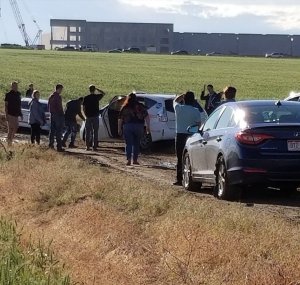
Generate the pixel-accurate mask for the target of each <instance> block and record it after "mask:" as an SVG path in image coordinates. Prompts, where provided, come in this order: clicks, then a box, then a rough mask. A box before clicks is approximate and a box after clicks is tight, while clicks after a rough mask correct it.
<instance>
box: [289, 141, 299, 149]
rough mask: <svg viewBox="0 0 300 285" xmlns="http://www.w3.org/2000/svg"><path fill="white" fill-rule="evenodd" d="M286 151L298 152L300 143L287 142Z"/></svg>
mask: <svg viewBox="0 0 300 285" xmlns="http://www.w3.org/2000/svg"><path fill="white" fill-rule="evenodd" d="M287 144H288V151H300V141H288V142H287Z"/></svg>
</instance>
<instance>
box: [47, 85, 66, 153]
mask: <svg viewBox="0 0 300 285" xmlns="http://www.w3.org/2000/svg"><path fill="white" fill-rule="evenodd" d="M63 88H64V87H63V86H62V85H61V84H57V85H56V88H55V91H54V92H53V93H52V94H51V95H50V97H49V101H48V109H49V112H50V114H51V127H50V133H49V147H50V148H54V137H55V138H56V143H57V151H64V149H63V148H62V141H61V137H62V131H63V128H64V123H65V119H64V110H63V105H62V98H61V95H60V94H61V93H62V90H63Z"/></svg>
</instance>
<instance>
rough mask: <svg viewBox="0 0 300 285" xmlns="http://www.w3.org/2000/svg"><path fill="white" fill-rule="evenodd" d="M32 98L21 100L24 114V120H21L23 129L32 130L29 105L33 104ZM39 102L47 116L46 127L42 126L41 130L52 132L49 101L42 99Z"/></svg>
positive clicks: (20, 123)
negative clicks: (29, 120) (29, 121)
mask: <svg viewBox="0 0 300 285" xmlns="http://www.w3.org/2000/svg"><path fill="white" fill-rule="evenodd" d="M31 100H32V99H31V98H22V99H21V110H22V114H23V120H21V119H20V118H19V126H20V127H22V128H29V129H30V128H31V127H30V125H29V123H28V119H29V103H30V102H31ZM39 102H40V103H41V104H42V106H43V109H44V111H45V115H46V125H44V126H41V129H42V130H44V131H49V130H50V113H49V112H48V100H43V99H40V100H39Z"/></svg>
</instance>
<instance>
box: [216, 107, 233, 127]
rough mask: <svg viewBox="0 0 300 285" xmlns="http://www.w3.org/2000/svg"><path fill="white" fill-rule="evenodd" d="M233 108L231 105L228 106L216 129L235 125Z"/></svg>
mask: <svg viewBox="0 0 300 285" xmlns="http://www.w3.org/2000/svg"><path fill="white" fill-rule="evenodd" d="M232 117H233V110H232V108H230V107H227V108H226V109H225V111H224V112H223V114H222V115H221V118H220V120H219V122H218V124H217V126H216V129H223V128H228V127H232V126H233V120H232Z"/></svg>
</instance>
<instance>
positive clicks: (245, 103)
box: [221, 100, 300, 108]
mask: <svg viewBox="0 0 300 285" xmlns="http://www.w3.org/2000/svg"><path fill="white" fill-rule="evenodd" d="M278 102H280V103H281V104H282V106H292V105H297V106H299V108H300V105H299V103H298V102H295V101H284V100H245V101H237V102H228V103H224V104H222V105H221V106H224V105H225V106H236V108H239V107H240V108H244V107H255V106H272V105H275V104H276V103H278Z"/></svg>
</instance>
